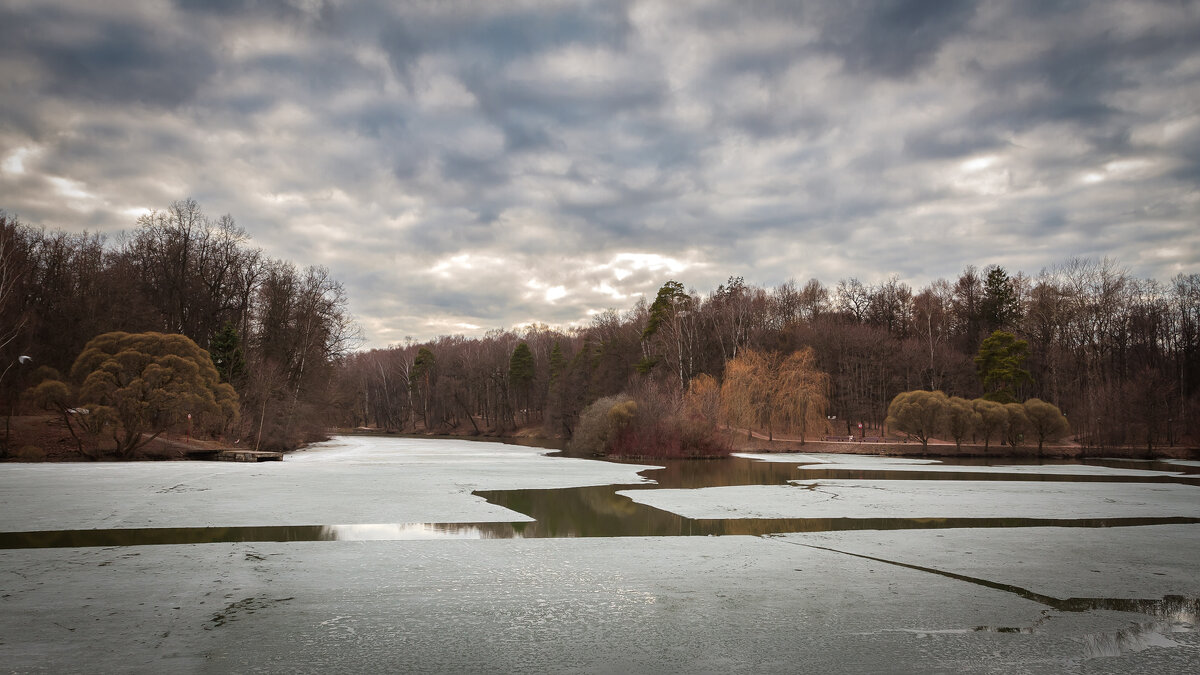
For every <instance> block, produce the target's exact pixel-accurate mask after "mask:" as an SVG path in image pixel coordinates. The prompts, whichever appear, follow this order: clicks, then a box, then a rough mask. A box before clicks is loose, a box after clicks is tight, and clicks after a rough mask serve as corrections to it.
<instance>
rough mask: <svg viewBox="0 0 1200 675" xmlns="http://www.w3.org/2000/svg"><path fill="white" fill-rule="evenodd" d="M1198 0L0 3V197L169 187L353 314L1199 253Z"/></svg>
mask: <svg viewBox="0 0 1200 675" xmlns="http://www.w3.org/2000/svg"><path fill="white" fill-rule="evenodd" d="M1198 45H1200V5H1198V4H1197V3H1194V2H1182V3H1172V2H1154V1H1152V0H1147V1H1144V2H1143V1H1137V0H1130V1H1127V2H1126V1H1116V0H1114V1H1110V2H1099V3H1096V2H1088V3H1075V4H1071V3H1044V2H1027V3H1012V2H982V3H959V2H946V3H941V2H925V1H922V2H911V1H898V2H888V3H879V2H861V3H824V4H820V3H818V4H813V3H793V2H762V3H751V4H750V5H744V4H743V5H735V4H733V3H725V2H719V1H717V0H713V1H712V2H707V3H676V2H669V1H667V0H637V1H631V2H602V1H595V2H584V3H577V2H567V1H558V0H536V1H535V0H531V1H530V2H522V3H492V2H476V1H467V0H460V1H453V2H438V3H427V2H415V1H414V2H407V3H400V4H396V3H389V2H379V3H366V2H355V3H347V4H342V3H334V2H307V1H300V0H294V1H289V0H234V1H222V2H216V3H213V2H190V1H188V0H179V1H178V2H176V3H175V4H174V5H166V6H162V5H154V6H144V5H143V4H142V3H134V2H129V3H106V4H105V8H104V11H103V12H101V11H99V10H95V9H92V3H86V2H82V1H79V2H76V1H74V0H56V1H53V0H48V1H46V2H38V3H18V2H13V3H8V4H6V5H4V6H3V7H2V8H0V207H2V208H5V209H7V210H8V211H10V212H14V213H17V214H18V215H20V217H22V219H24V220H25V221H27V222H33V223H41V224H46V225H48V226H51V227H64V228H70V229H83V228H88V229H92V230H99V231H104V232H115V231H117V230H120V229H124V228H128V227H131V226H132V225H133V223H134V221H135V220H136V218H137V215H138V214H139V213H142V212H144V210H146V209H151V208H163V207H164V206H166V205H167V204H169V203H170V202H171V201H172V200H174V199H179V198H183V197H189V196H190V197H195V198H196V199H198V200H199V201H200V202H201V204H202V205H203V206H204V208H205V209H206V210H207V211H209V212H210V213H212V214H214V215H215V214H221V213H232V214H233V215H234V216H235V217H236V218H237V220H238V222H239V223H240V224H241V225H242V226H244V227H245V228H246V229H247V230H248V231H249V232H250V234H251V235H252V236H253V237H254V242H255V243H256V244H257V245H259V246H262V247H263V248H264V249H265V250H266V251H267V252H268V253H269V254H270V255H274V256H277V257H283V258H286V259H290V260H293V261H295V262H297V263H299V264H326V265H329V266H330V267H331V269H332V270H333V273H334V274H335V275H336V276H338V277H339V278H341V279H343V280H344V281H345V283H346V286H347V290H348V292H349V295H350V297H351V302H352V309H353V310H354V311H355V312H356V313H357V315H358V316H359V317H360V319H361V320H362V322H363V324H364V326H365V328H366V330H367V334H368V337H369V339H370V340H371V344H373V345H381V344H386V343H388V342H394V341H398V340H400V339H402V338H403V336H405V335H413V336H416V337H430V336H432V335H436V334H438V333H446V332H467V333H472V332H482V331H484V330H487V329H490V328H495V327H507V326H512V325H515V324H519V323H523V322H527V321H534V320H540V321H545V322H549V323H557V324H562V325H567V324H572V323H586V322H587V321H588V320H589V319H590V316H591V315H592V314H593V313H595V312H597V311H600V310H603V309H604V308H606V307H615V308H619V309H624V308H628V307H630V306H632V304H633V303H634V302H636V301H637V299H638V298H639V297H645V296H647V295H649V296H652V295H653V293H654V292H655V290H656V289H657V287H658V286H659V285H661V284H662V283H663V282H664V281H665V280H667V279H670V278H675V279H678V280H680V281H682V282H683V283H684V284H685V285H687V286H691V287H695V288H697V289H700V290H709V289H711V288H713V287H715V285H716V284H717V283H720V282H722V281H724V280H725V279H726V278H727V277H728V276H730V275H744V276H745V277H746V279H747V281H750V282H754V283H762V284H775V283H779V282H781V281H783V280H785V279H787V278H789V277H796V278H800V279H806V278H808V277H810V276H817V277H819V278H822V279H823V280H825V281H826V282H829V283H834V282H836V281H837V279H839V278H843V277H849V276H858V277H860V278H863V279H864V280H868V281H870V280H882V279H885V278H887V277H888V276H889V275H891V274H893V273H895V274H899V275H901V277H903V278H904V279H906V280H907V281H908V282H909V283H910V284H913V285H919V284H922V283H924V282H925V281H928V280H930V279H932V278H935V277H938V276H951V275H955V274H957V272H958V271H960V270H961V269H962V267H963V266H964V265H966V264H975V265H986V264H988V263H1000V264H1003V265H1006V266H1008V267H1010V268H1014V269H1024V270H1025V271H1026V272H1031V273H1036V272H1037V271H1038V269H1040V268H1042V267H1046V266H1051V265H1053V264H1055V263H1058V262H1061V261H1062V260H1064V259H1065V258H1067V257H1069V256H1073V255H1096V256H1103V255H1107V256H1114V257H1118V258H1121V259H1122V260H1124V261H1125V262H1126V263H1127V264H1128V265H1130V266H1131V268H1132V269H1133V270H1134V271H1135V272H1136V273H1138V274H1140V275H1143V276H1154V277H1157V278H1160V279H1166V278H1169V277H1171V276H1173V275H1174V274H1176V273H1178V272H1184V271H1187V272H1194V271H1197V269H1198V268H1200V233H1198V232H1197V231H1196V228H1195V223H1196V222H1197V220H1198V218H1197V216H1200V204H1198V203H1197V202H1196V200H1195V197H1194V195H1195V185H1196V183H1197V178H1198V177H1200V113H1198V112H1197V110H1196V98H1195V92H1196V91H1197V90H1200V47H1198Z"/></svg>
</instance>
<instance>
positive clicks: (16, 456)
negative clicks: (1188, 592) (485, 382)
mask: <svg viewBox="0 0 1200 675" xmlns="http://www.w3.org/2000/svg"><path fill="white" fill-rule="evenodd" d="M12 422H13V425H12V432H13V440H14V441H16V443H14V444H13V446H14V447H13V449H12V451H11V452H10V453H9V456H8V457H7V458H6V459H5V460H4V461H9V462H91V461H100V462H111V461H164V460H165V461H186V460H196V459H207V458H211V457H212V455H214V454H216V453H217V452H218V451H221V450H247V449H250V450H252V449H253V448H252V447H246V445H245V439H243V440H242V441H240V442H238V441H231V440H224V441H222V440H212V439H197V438H192V437H189V436H187V435H186V434H184V433H165V434H162V435H161V436H159V437H158V438H156V439H154V440H153V441H151V442H150V443H149V444H147V445H146V446H145V447H144V448H142V449H140V450H139V451H138V452H137V453H136V455H135V456H134V457H131V458H128V459H120V458H116V457H110V456H103V457H100V458H98V459H91V458H88V457H85V456H83V455H81V454H79V452H78V450H77V449H76V448H75V444H74V441H73V440H72V439H71V438H70V436H69V435H68V434H67V432H66V431H65V429H63V428H62V427H61V425H60V424H57V423H56V421H55V418H53V417H50V416H41V415H37V416H34V415H30V416H15V417H13V420H12ZM327 434H328V435H329V436H338V435H358V434H362V435H387V436H408V437H413V438H456V439H463V440H477V441H495V442H500V443H514V444H519V445H529V446H535V447H539V448H545V449H548V450H560V451H564V452H566V453H567V454H570V452H569V448H568V441H567V439H565V438H563V437H561V436H552V435H549V434H546V433H545V429H544V428H543V427H541V426H540V425H527V426H524V427H520V428H518V429H516V430H512V431H507V432H503V433H500V432H483V433H475V432H474V430H473V429H471V428H467V429H458V430H443V431H439V432H431V433H423V432H420V431H417V432H412V431H408V432H403V433H398V432H388V431H384V430H380V429H376V428H367V427H359V428H331V429H328V430H327ZM727 439H728V441H729V445H730V448H731V451H732V452H751V453H783V452H793V453H801V452H819V453H835V454H856V455H888V456H907V457H946V458H955V457H962V458H976V459H985V458H986V459H1022V460H1040V459H1071V460H1081V459H1089V458H1104V457H1112V458H1120V459H1147V460H1148V459H1200V448H1197V447H1195V446H1192V445H1178V446H1155V447H1154V448H1153V449H1147V448H1146V447H1145V446H1138V447H1133V446H1120V447H1105V448H1093V447H1083V446H1080V445H1079V444H1077V443H1069V444H1056V445H1047V446H1045V447H1044V448H1043V449H1042V450H1041V451H1040V452H1039V450H1038V447H1037V445H1036V444H1032V445H1020V446H1017V447H1012V446H1008V445H1000V444H998V443H991V444H990V445H989V446H988V447H986V448H985V447H984V446H983V444H981V443H973V444H968V443H964V444H962V446H961V447H957V446H955V444H954V443H953V442H948V441H943V440H940V439H938V440H931V441H930V442H929V445H928V447H927V448H923V447H922V446H921V443H920V442H917V441H912V440H909V441H907V442H905V441H904V440H903V439H890V438H889V439H886V440H884V441H882V442H863V441H860V440H854V441H842V440H837V441H831V440H824V439H819V440H806V441H805V442H801V441H800V440H799V439H797V438H778V437H777V438H774V439H770V440H769V439H768V438H767V437H766V436H765V435H763V434H759V433H757V432H756V433H755V434H754V435H753V436H752V437H750V438H747V435H746V432H745V431H744V430H741V431H733V432H728V436H727ZM302 447H303V446H302ZM298 449H302V448H298ZM92 450H93V451H94V450H96V448H92ZM610 459H625V460H632V459H645V460H646V461H650V460H653V459H684V458H672V457H645V458H635V457H610Z"/></svg>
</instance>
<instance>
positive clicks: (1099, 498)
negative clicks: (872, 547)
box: [618, 480, 1200, 518]
mask: <svg viewBox="0 0 1200 675" xmlns="http://www.w3.org/2000/svg"><path fill="white" fill-rule="evenodd" d="M792 483H793V485H738V486H732V487H712V488H699V489H692V490H682V489H673V490H622V491H620V492H618V494H621V495H624V496H626V497H629V498H630V499H632V500H633V501H635V502H638V503H640V504H645V505H647V506H652V507H654V508H657V509H662V510H664V511H670V512H671V513H675V514H678V515H681V516H684V517H686V518H1134V517H1176V516H1178V517H1192V518H1196V517H1200V488H1196V487H1192V486H1190V485H1180V484H1174V483H1069V482H1033V481H959V480H953V481H945V480H937V481H911V480H819V481H792Z"/></svg>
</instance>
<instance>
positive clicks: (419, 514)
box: [0, 436, 653, 532]
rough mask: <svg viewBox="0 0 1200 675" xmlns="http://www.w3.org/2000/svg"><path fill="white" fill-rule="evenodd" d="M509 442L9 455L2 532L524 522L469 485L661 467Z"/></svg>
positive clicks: (345, 440)
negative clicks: (248, 455)
mask: <svg viewBox="0 0 1200 675" xmlns="http://www.w3.org/2000/svg"><path fill="white" fill-rule="evenodd" d="M546 452H547V451H546V450H543V449H540V448H530V447H524V446H517V445H506V444H503V443H490V442H479V441H458V440H445V439H420V438H417V439H414V438H394V437H393V438H388V437H370V436H343V437H338V438H336V439H334V440H332V441H329V442H327V443H322V444H319V445H315V446H312V447H311V448H309V449H308V450H306V451H304V452H300V453H296V454H292V455H288V456H287V457H286V459H285V460H284V461H282V462H262V463H258V464H242V463H236V462H125V463H115V462H113V463H108V462H105V463H94V464H92V463H89V464H4V465H3V466H2V468H0V531H10V532H15V531H34V530H65V529H108V528H135V527H136V528H144V527H233V526H263V525H324V524H334V523H340V524H354V523H364V524H377V523H425V522H493V521H499V522H509V521H511V522H518V521H527V520H529V518H528V517H527V516H525V515H523V514H520V513H516V512H514V511H510V510H508V509H505V508H502V507H499V506H495V505H493V504H489V503H488V502H486V501H485V500H483V499H482V498H480V497H476V496H474V495H472V494H471V491H473V490H480V489H522V488H553V487H576V486H585V485H608V484H613V483H627V484H635V483H644V482H649V481H647V480H646V479H645V478H642V477H641V476H638V475H637V472H638V471H642V470H644V469H648V468H653V467H649V466H637V465H631V464H614V463H611V462H599V461H593V460H585V459H569V458H560V457H546V456H545V453H546Z"/></svg>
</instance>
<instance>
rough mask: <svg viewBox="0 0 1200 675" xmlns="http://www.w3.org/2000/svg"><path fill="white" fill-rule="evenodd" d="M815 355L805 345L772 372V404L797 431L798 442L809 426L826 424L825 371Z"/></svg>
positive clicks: (827, 376)
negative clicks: (821, 368)
mask: <svg viewBox="0 0 1200 675" xmlns="http://www.w3.org/2000/svg"><path fill="white" fill-rule="evenodd" d="M816 362H817V357H816V354H814V353H813V350H812V348H811V347H805V348H804V349H801V350H799V351H796V352H792V354H791V355H790V356H788V357H787V358H786V359H784V360H783V363H782V364H781V365H780V367H779V371H778V373H777V374H776V381H775V391H776V393H775V408H776V410H777V411H778V412H777V414H778V415H779V417H780V419H781V420H783V421H784V423H785V424H786V425H787V427H788V428H789V429H793V430H797V431H799V432H800V444H801V445H804V443H805V435H806V434H807V432H808V431H809V430H810V429H812V430H820V432H824V431H825V429H826V426H827V425H828V424H829V422H828V421H827V419H826V417H825V411H826V409H828V407H829V375H827V374H825V373H823V372H821V371H820V370H818V369H817V363H816Z"/></svg>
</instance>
